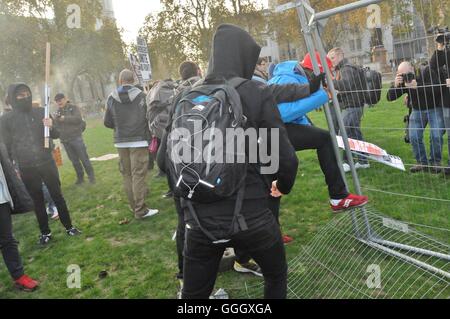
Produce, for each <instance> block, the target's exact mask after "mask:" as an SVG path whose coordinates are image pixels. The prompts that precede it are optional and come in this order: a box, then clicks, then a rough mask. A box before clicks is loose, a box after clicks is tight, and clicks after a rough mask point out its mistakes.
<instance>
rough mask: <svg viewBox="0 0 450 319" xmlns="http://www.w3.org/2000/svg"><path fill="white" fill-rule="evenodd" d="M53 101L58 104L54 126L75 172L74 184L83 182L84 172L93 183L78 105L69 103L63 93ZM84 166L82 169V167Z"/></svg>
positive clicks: (92, 172)
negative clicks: (75, 179)
mask: <svg viewBox="0 0 450 319" xmlns="http://www.w3.org/2000/svg"><path fill="white" fill-rule="evenodd" d="M55 103H56V105H58V111H57V112H56V114H55V116H54V118H55V127H56V128H57V129H58V130H59V132H60V134H61V135H60V139H61V143H62V144H63V145H64V149H65V150H66V153H67V156H68V157H69V159H70V161H71V162H72V165H73V168H74V169H75V172H76V174H77V181H76V183H75V184H76V185H81V184H83V183H84V172H85V171H86V174H87V176H88V178H89V182H90V183H91V184H95V174H94V168H93V167H92V164H91V160H90V159H89V155H88V153H87V148H86V144H85V143H84V140H83V132H84V131H85V129H86V122H85V121H84V120H83V117H82V116H81V111H80V108H79V107H78V106H76V105H75V104H72V103H70V101H69V100H68V99H67V98H66V96H65V95H64V94H63V93H58V94H57V95H56V96H55ZM83 168H84V169H83Z"/></svg>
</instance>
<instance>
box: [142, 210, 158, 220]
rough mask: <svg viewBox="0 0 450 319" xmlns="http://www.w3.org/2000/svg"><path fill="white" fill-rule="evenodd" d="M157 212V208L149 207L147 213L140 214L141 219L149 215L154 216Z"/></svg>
mask: <svg viewBox="0 0 450 319" xmlns="http://www.w3.org/2000/svg"><path fill="white" fill-rule="evenodd" d="M158 213H159V210H157V209H149V210H148V212H147V214H145V215H144V216H142V217H141V219H144V218H149V217H152V216H155V215H156V214H158Z"/></svg>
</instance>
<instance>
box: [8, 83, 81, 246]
mask: <svg viewBox="0 0 450 319" xmlns="http://www.w3.org/2000/svg"><path fill="white" fill-rule="evenodd" d="M8 104H9V105H11V106H12V109H13V110H12V111H11V112H9V113H7V114H4V115H3V116H2V117H1V119H0V126H1V136H2V139H3V142H4V143H5V145H6V147H7V149H8V152H9V154H10V155H11V158H12V159H14V161H15V162H16V163H17V164H18V166H19V169H20V173H21V176H22V180H23V182H24V184H25V186H26V188H27V190H28V193H29V194H30V196H31V198H32V199H33V202H34V207H35V213H36V217H37V220H38V223H39V228H40V230H41V236H40V238H39V242H40V244H42V245H46V244H47V243H48V242H49V241H50V240H51V238H52V233H51V231H50V227H49V225H48V218H47V212H46V209H45V203H44V194H43V192H42V183H44V184H45V185H46V186H47V188H48V190H49V192H50V195H51V197H52V198H53V200H54V202H55V204H56V207H57V209H58V211H59V216H60V220H61V223H62V224H63V225H64V227H65V229H66V232H67V234H68V235H69V236H76V235H79V234H80V233H81V232H80V231H79V230H78V229H76V228H74V227H73V226H72V221H71V219H70V214H69V210H68V208H67V204H66V201H65V200H64V197H63V195H62V191H61V182H60V180H59V173H58V169H57V167H56V164H55V161H54V159H53V156H52V151H51V147H50V148H45V147H44V141H45V140H44V126H47V127H49V128H50V138H52V139H55V138H59V132H58V131H57V130H56V129H54V128H53V121H52V119H50V118H45V111H44V109H42V108H32V95H31V90H30V88H29V87H28V86H26V85H25V84H22V83H19V84H13V85H10V86H9V88H8Z"/></svg>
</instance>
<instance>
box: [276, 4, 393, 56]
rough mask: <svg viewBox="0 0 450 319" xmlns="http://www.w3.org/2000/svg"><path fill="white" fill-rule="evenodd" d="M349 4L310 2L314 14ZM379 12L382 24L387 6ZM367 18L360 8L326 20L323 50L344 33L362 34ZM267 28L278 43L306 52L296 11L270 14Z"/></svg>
mask: <svg viewBox="0 0 450 319" xmlns="http://www.w3.org/2000/svg"><path fill="white" fill-rule="evenodd" d="M287 2H290V0H279V1H278V4H284V3H287ZM351 2H354V0H311V1H310V5H311V7H312V8H314V9H315V11H316V12H322V11H325V10H328V9H331V8H335V7H339V6H342V5H344V4H347V3H351ZM381 10H382V15H381V17H382V22H386V21H387V20H388V18H389V16H390V15H389V14H387V12H388V11H389V6H388V5H387V4H381ZM367 17H368V14H367V9H366V8H362V9H358V10H355V11H352V12H349V13H344V14H338V15H335V16H333V17H331V18H330V19H328V21H327V23H326V26H325V28H324V30H322V31H321V38H322V41H323V44H324V46H325V49H326V50H328V49H331V48H333V47H335V46H337V45H339V40H340V39H341V38H342V35H344V34H345V33H348V32H351V33H358V32H362V31H363V30H364V29H365V28H366V25H367V23H366V21H367ZM269 26H270V30H271V32H273V33H274V34H276V38H277V40H278V41H279V42H280V43H286V42H289V43H293V44H294V45H295V46H297V47H300V48H303V50H304V51H306V45H305V43H304V38H303V35H302V32H301V29H300V21H299V19H298V15H297V11H296V10H294V9H291V10H288V11H285V12H283V13H272V14H271V15H270V23H269Z"/></svg>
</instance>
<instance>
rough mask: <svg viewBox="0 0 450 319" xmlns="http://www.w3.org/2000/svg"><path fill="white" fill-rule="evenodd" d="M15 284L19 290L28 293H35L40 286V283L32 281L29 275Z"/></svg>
mask: <svg viewBox="0 0 450 319" xmlns="http://www.w3.org/2000/svg"><path fill="white" fill-rule="evenodd" d="M14 283H15V286H16V288H17V289H20V290H23V291H27V292H31V291H35V290H36V288H37V287H38V286H39V283H38V282H37V281H36V280H33V279H31V278H30V277H28V276H27V275H23V276H22V277H20V278H19V279H17V280H15V281H14Z"/></svg>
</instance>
